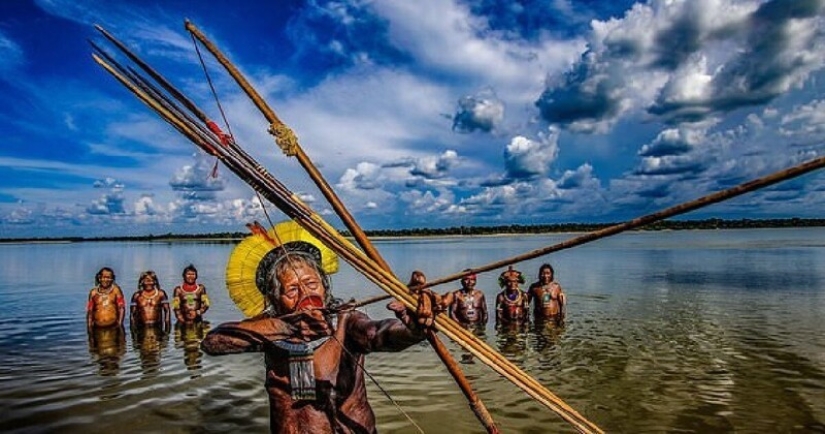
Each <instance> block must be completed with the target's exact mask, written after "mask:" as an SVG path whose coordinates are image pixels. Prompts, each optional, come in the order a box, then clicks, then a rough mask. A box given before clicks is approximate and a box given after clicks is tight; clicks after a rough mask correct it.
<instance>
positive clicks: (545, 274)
mask: <svg viewBox="0 0 825 434" xmlns="http://www.w3.org/2000/svg"><path fill="white" fill-rule="evenodd" d="M566 301H567V300H566V299H565V296H564V292H563V291H562V289H561V285H559V283H558V282H556V281H555V271H554V270H553V266H552V265H550V264H542V265H541V267H539V275H538V281H536V282H533V284H532V285H530V289H528V290H527V303H528V304H530V303H534V304H533V316H534V318H535V319H536V320H548V319H550V320H553V321H555V322H556V324H560V323H561V322H562V320H563V319H564V307H565V304H566Z"/></svg>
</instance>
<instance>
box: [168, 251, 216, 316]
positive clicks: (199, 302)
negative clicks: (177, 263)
mask: <svg viewBox="0 0 825 434" xmlns="http://www.w3.org/2000/svg"><path fill="white" fill-rule="evenodd" d="M197 280H198V270H197V269H196V268H195V266H194V265H192V264H189V265H188V266H187V267H186V268H184V269H183V283H181V284H180V286H176V287H175V290H174V292H173V293H172V309H173V310H174V311H175V318H177V320H178V322H181V323H193V322H200V321H202V320H203V314H204V313H206V311H207V310H209V296H207V295H206V287H205V286H203V285H202V284H200V283H197Z"/></svg>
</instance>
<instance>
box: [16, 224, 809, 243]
mask: <svg viewBox="0 0 825 434" xmlns="http://www.w3.org/2000/svg"><path fill="white" fill-rule="evenodd" d="M615 224H617V223H599V224H595V223H557V224H547V225H500V226H453V227H449V228H440V229H439V228H417V229H382V230H368V231H365V232H366V234H367V235H368V236H370V237H433V236H456V235H501V234H544V233H553V232H592V231H596V230H599V229H604V228H606V227H609V226H613V225H615ZM815 226H825V219H803V218H789V219H740V220H724V219H718V218H712V219H705V220H681V221H677V220H666V221H660V222H656V223H651V224H649V225H646V226H644V227H642V228H639V229H637V230H644V231H660V230H688V229H752V228H799V227H815ZM341 233H342V235H344V236H350V234H349V232H347V231H342V232H341ZM247 235H249V233H248V232H219V233H210V234H172V233H167V234H163V235H153V234H150V235H144V236H128V237H62V238H61V237H58V238H0V242H15V243H21V242H82V241H133V242H142V241H152V242H180V241H209V242H215V243H236V242H238V241H239V240H241V239H243V238H244V237H246V236H247Z"/></svg>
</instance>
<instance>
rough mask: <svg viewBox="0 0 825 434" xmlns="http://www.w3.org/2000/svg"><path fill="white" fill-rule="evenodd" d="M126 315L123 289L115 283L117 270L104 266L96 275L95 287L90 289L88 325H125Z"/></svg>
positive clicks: (87, 308)
mask: <svg viewBox="0 0 825 434" xmlns="http://www.w3.org/2000/svg"><path fill="white" fill-rule="evenodd" d="M125 316H126V300H125V298H124V297H123V291H121V289H120V287H119V286H118V285H117V284H116V283H115V272H114V271H112V269H111V268H109V267H103V268H101V269H100V271H98V272H97V274H96V275H95V287H94V288H92V289H91V290H90V291H89V301H88V302H87V303H86V327H87V328H88V329H90V330H91V329H92V328H94V327H111V326H114V325H119V326H123V318H124V317H125Z"/></svg>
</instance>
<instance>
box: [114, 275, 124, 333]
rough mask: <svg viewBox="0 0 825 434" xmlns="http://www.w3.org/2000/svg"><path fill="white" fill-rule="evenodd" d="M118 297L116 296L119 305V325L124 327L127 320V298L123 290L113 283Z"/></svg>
mask: <svg viewBox="0 0 825 434" xmlns="http://www.w3.org/2000/svg"><path fill="white" fill-rule="evenodd" d="M112 285H114V287H115V291H117V295H116V296H115V303H117V323H118V324H120V325H121V326H122V325H123V320H124V319H126V296H125V295H123V290H122V289H120V286H118V285H117V284H116V283H113V284H112Z"/></svg>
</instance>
